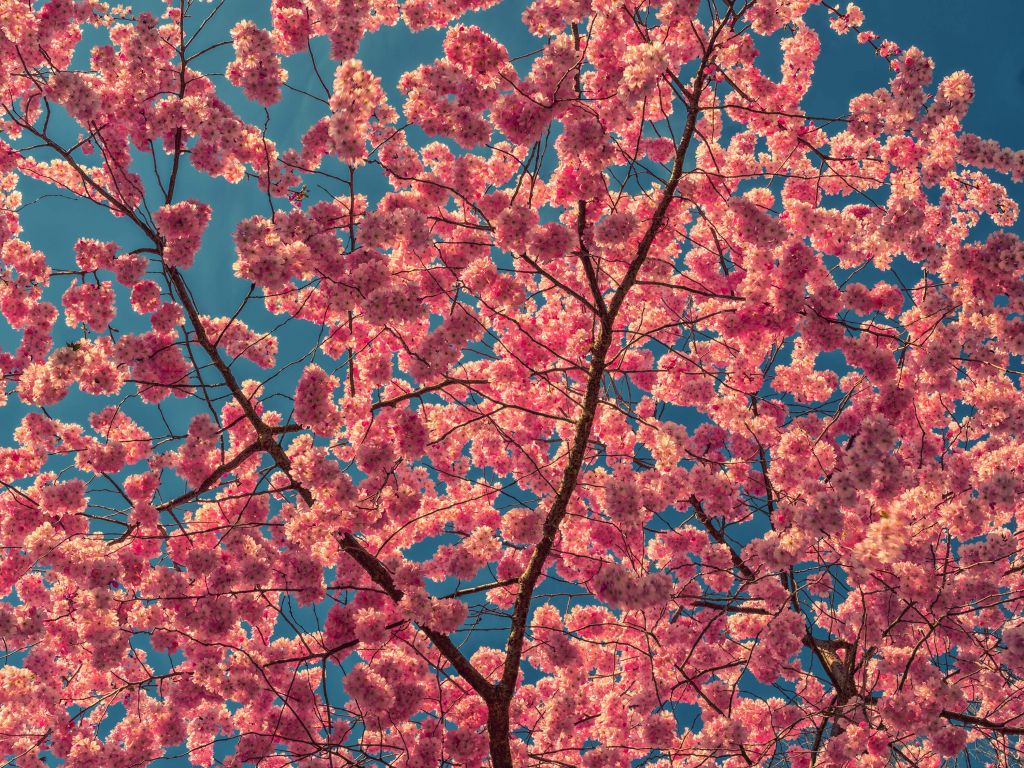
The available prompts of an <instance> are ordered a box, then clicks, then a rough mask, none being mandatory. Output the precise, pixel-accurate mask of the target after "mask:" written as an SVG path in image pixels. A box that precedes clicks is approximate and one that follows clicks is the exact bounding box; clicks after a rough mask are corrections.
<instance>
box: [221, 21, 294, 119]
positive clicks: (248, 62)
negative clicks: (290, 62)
mask: <svg viewBox="0 0 1024 768" xmlns="http://www.w3.org/2000/svg"><path fill="white" fill-rule="evenodd" d="M231 41H232V43H233V45H234V48H235V59H234V61H232V62H231V63H230V64H228V67H227V69H226V70H225V71H224V74H225V76H226V77H227V79H228V80H229V81H230V82H231V83H232V84H234V85H237V86H238V87H240V88H241V89H242V90H243V91H245V95H246V96H247V97H248V98H250V99H252V100H253V101H255V102H256V103H258V104H262V105H263V106H265V107H269V106H270V105H272V104H276V103H277V102H278V101H280V99H281V85H282V84H283V83H284V82H285V80H287V79H288V73H287V72H285V71H284V70H283V69H282V68H281V61H280V59H279V58H278V56H277V54H276V52H275V50H274V42H273V38H272V37H271V34H270V32H267V31H266V30H265V29H260V28H259V27H257V26H256V24H255V23H253V22H251V21H248V20H246V21H240V22H238V23H237V24H236V25H235V26H234V27H232V29H231Z"/></svg>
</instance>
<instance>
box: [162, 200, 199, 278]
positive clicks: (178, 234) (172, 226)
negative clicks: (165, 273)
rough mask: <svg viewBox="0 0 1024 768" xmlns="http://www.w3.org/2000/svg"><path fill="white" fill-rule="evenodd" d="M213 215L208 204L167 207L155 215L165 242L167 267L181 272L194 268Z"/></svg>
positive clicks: (174, 204)
mask: <svg viewBox="0 0 1024 768" xmlns="http://www.w3.org/2000/svg"><path fill="white" fill-rule="evenodd" d="M211 213H212V209H211V208H210V206H208V205H207V204H206V203H201V202H199V201H197V200H183V201H182V202H180V203H173V204H171V205H165V206H163V207H161V208H160V209H159V210H157V211H156V213H154V214H153V220H154V221H155V222H156V226H157V229H158V230H159V232H160V235H161V236H162V237H163V238H164V243H165V244H164V253H163V258H164V263H165V264H167V266H169V267H178V268H181V269H188V268H189V267H191V266H192V261H193V259H194V258H195V255H196V251H198V250H199V241H200V240H201V239H202V236H203V231H204V230H205V229H206V225H207V224H209V223H210V215H211Z"/></svg>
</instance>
